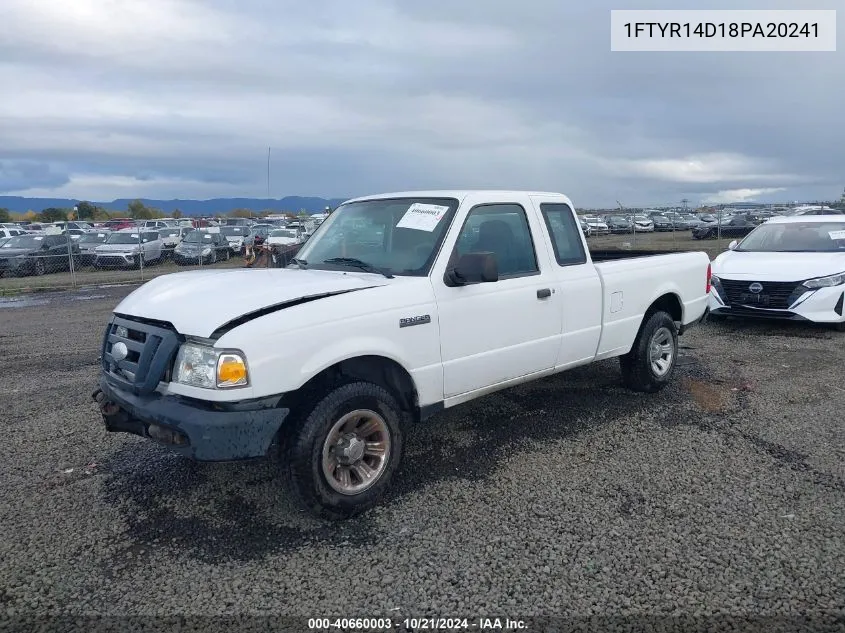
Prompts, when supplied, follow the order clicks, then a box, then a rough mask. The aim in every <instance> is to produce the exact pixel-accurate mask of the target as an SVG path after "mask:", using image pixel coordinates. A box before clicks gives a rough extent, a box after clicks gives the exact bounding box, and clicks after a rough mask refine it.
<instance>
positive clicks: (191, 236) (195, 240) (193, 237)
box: [182, 231, 214, 244]
mask: <svg viewBox="0 0 845 633" xmlns="http://www.w3.org/2000/svg"><path fill="white" fill-rule="evenodd" d="M182 241H183V242H187V243H188V244H199V243H200V242H209V243H211V242H213V241H214V236H213V235H212V234H211V233H206V232H205V231H191V232H190V233H188V234H187V235H186V236H185V239H183V240H182Z"/></svg>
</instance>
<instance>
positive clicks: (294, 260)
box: [290, 257, 308, 270]
mask: <svg viewBox="0 0 845 633" xmlns="http://www.w3.org/2000/svg"><path fill="white" fill-rule="evenodd" d="M290 261H291V263H292V264H296V265H297V266H299V267H300V268H302V269H303V270H305V269H306V268H307V267H308V262H306V261H305V260H304V259H297V258H296V257H291V258H290Z"/></svg>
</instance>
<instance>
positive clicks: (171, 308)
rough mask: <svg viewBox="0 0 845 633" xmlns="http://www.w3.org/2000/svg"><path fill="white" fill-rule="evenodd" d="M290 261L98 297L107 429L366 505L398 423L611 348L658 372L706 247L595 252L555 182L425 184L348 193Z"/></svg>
mask: <svg viewBox="0 0 845 633" xmlns="http://www.w3.org/2000/svg"><path fill="white" fill-rule="evenodd" d="M292 261H293V263H291V264H290V265H289V266H288V267H287V268H283V269H239V270H209V271H192V272H184V273H176V274H171V275H166V276H162V277H158V278H157V279H154V280H152V281H149V282H147V283H146V284H145V285H143V286H142V287H140V288H139V289H137V290H135V291H134V292H133V293H132V294H130V295H129V296H128V297H126V298H125V299H124V300H123V301H122V302H121V303H120V304H119V305H118V306H117V308H115V310H114V314H113V316H112V318H111V320H110V322H109V324H108V326H107V328H106V331H105V333H104V338H103V343H102V359H101V360H102V373H101V375H100V379H99V388H98V389H97V390H96V391H95V392H94V400H95V401H96V402H97V403H98V405H99V408H100V412H101V413H102V416H103V420H104V423H105V427H106V429H108V430H109V431H121V432H128V433H133V434H136V435H140V436H143V437H147V438H150V439H153V440H155V441H157V442H160V443H162V444H166V445H168V446H169V447H170V448H172V449H173V450H175V451H178V452H179V453H182V454H184V455H185V456H188V457H191V458H193V459H196V460H204V461H215V460H234V459H245V458H252V457H262V456H266V455H268V454H271V455H279V456H280V457H279V458H280V460H281V464H282V467H283V469H284V471H285V472H286V473H287V475H288V476H289V481H290V484H291V489H292V491H293V493H294V494H295V496H296V497H297V498H298V499H299V500H300V501H301V502H302V503H303V504H304V505H305V506H306V507H307V508H309V509H311V510H313V511H315V512H316V513H317V514H320V515H322V516H325V517H328V518H344V517H349V516H351V515H353V514H356V513H358V512H360V511H362V510H364V509H366V508H368V507H370V506H372V505H373V504H375V503H376V502H377V500H378V498H379V497H380V495H381V494H382V493H383V492H384V490H385V488H386V487H387V486H388V484H389V482H390V479H391V477H392V476H393V474H394V472H395V470H396V467H397V464H398V463H399V460H400V457H401V455H402V447H403V433H404V432H405V428H406V425H407V424H409V423H413V422H415V421H419V420H421V419H425V418H428V417H429V416H431V415H432V414H434V413H436V412H438V411H440V410H442V409H444V408H448V407H453V406H455V405H458V404H461V403H463V402H466V401H468V400H472V399H473V398H477V397H479V396H483V395H484V394H488V393H491V392H493V391H496V390H498V389H503V388H506V387H510V386H513V385H516V384H519V383H523V382H526V381H530V380H536V379H538V378H542V377H544V376H549V375H551V374H554V373H557V372H560V371H564V370H566V369H570V368H572V367H577V366H579V365H584V364H586V363H591V362H593V361H596V360H602V359H607V358H612V357H619V358H620V365H621V374H622V380H623V382H624V383H625V384H626V385H627V386H628V387H630V388H632V389H635V390H640V391H657V390H659V389H660V388H662V387H663V386H664V385H666V383H667V382H668V381H669V380H670V378H671V377H672V375H673V370H674V367H675V361H676V359H677V353H678V339H677V337H678V335H679V334H682V333H683V331H684V330H685V329H686V328H688V327H690V326H691V325H693V324H695V323H697V322H700V321H701V320H703V319H704V318H705V317H706V314H707V312H706V310H707V302H708V294H709V292H710V260H709V258H708V257H707V255H706V254H705V253H703V252H689V253H673V254H665V253H655V252H645V253H643V252H626V251H604V252H593V253H592V257H591V254H590V252H589V250H588V249H587V245H586V241H585V239H584V237H583V235H582V232H581V230H580V227H579V223H578V218H577V216H576V215H575V213H574V211H573V206H572V203H571V202H570V200H569V199H568V198H567V197H566V196H563V195H561V194H554V193H529V192H518V191H437V192H412V193H396V194H385V195H379V196H371V197H367V198H358V199H354V200H350V201H348V202H346V203H345V204H343V205H341V206H340V207H338V208H337V209H336V210H335V211H334V212H333V213H332V214H331V215H330V216H329V217H328V218H327V219H326V220H325V221H324V222H323V223H322V224H321V226H320V227H319V228H318V229H317V231H316V232H315V233H314V235H313V236H312V237H311V239H310V240H309V241H308V242H307V243H306V244H305V245H304V246H303V248H302V249H301V250H300V252H299V253H298V254H297V258H296V259H294V260H292Z"/></svg>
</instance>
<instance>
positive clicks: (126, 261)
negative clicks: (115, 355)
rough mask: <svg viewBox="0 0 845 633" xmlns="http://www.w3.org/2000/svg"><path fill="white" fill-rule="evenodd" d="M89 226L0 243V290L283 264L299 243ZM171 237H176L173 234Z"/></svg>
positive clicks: (137, 281)
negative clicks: (74, 231)
mask: <svg viewBox="0 0 845 633" xmlns="http://www.w3.org/2000/svg"><path fill="white" fill-rule="evenodd" d="M167 233H168V231H166V230H162V231H160V232H159V231H158V230H156V229H143V228H138V229H137V230H132V231H114V232H107V231H100V232H97V231H93V232H88V233H80V234H78V235H71V234H69V233H64V234H58V235H35V234H33V235H25V236H19V238H12V239H10V240H8V241H6V243H4V244H2V245H0V296H2V295H10V294H16V293H18V292H26V291H37V290H61V289H73V288H81V287H86V286H108V285H113V284H142V283H144V282H146V281H149V280H150V279H153V278H155V277H158V276H160V275H166V274H169V273H175V272H182V271H188V270H224V269H232V268H259V267H263V268H271V267H283V266H286V265H287V264H288V263H289V262H290V259H291V258H292V257H294V256H295V254H296V252H297V251H298V250H299V248H300V245H299V244H295V245H284V246H283V245H273V246H267V247H265V246H258V247H253V246H251V245H249V244H248V245H247V246H243V245H241V244H240V243H238V242H232V243H230V242H228V241H227V240H226V238H225V237H223V236H222V235H221V234H220V233H211V232H206V231H200V230H192V229H190V228H188V229H185V230H183V231H182V233H181V234H180V235H178V237H176V236H172V235H167ZM174 238H175V239H174Z"/></svg>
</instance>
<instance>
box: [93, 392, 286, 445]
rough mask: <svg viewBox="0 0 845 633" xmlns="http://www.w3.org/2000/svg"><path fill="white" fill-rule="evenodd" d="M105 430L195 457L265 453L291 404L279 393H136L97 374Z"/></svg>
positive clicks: (95, 393) (95, 396) (97, 393)
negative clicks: (238, 397) (227, 396)
mask: <svg viewBox="0 0 845 633" xmlns="http://www.w3.org/2000/svg"><path fill="white" fill-rule="evenodd" d="M92 397H93V398H94V400H95V401H96V402H97V404H98V405H99V407H100V413H101V414H102V416H103V423H104V425H105V427H106V430H107V431H111V432H115V433H131V434H133V435H139V436H141V437H146V438H148V439H151V440H153V441H155V442H158V443H160V444H164V445H166V446H168V448H170V449H172V450H174V451H176V452H177V453H180V454H182V455H184V456H185V457H189V458H191V459H195V460H197V461H233V460H240V459H250V458H253V457H263V456H265V455H266V454H267V452H268V450H269V449H270V445H271V444H272V443H273V439H274V438H275V436H276V433H278V431H279V428H280V427H281V425H282V422H283V421H284V420H285V418H286V417H287V415H288V414H289V413H290V410H289V409H285V408H280V407H279V406H278V404H279V400H280V399H281V396H280V395H279V396H272V397H269V398H260V399H257V400H251V401H244V402H236V403H216V402H215V403H212V402H200V401H194V400H191V399H188V398H182V397H178V396H163V395H161V394H160V393H157V392H156V393H152V394H150V395H144V396H139V395H135V394H134V393H131V392H129V391H125V390H123V389H118V388H117V387H115V386H114V385H111V384H109V382H108V380H106V377H105V376H101V377H100V387H99V389H97V390H96V391H95V392H94V394H93V396H92Z"/></svg>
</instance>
